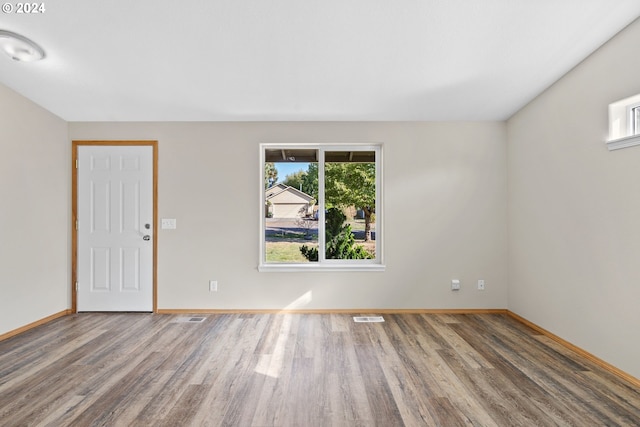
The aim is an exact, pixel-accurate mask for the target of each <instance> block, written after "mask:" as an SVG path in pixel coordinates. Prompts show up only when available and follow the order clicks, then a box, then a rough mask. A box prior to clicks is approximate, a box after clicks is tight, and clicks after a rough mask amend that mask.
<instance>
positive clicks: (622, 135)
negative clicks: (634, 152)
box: [607, 94, 640, 150]
mask: <svg viewBox="0 0 640 427" xmlns="http://www.w3.org/2000/svg"><path fill="white" fill-rule="evenodd" d="M638 144H640V94H639V95H635V96H632V97H629V98H626V99H622V100H620V101H617V102H614V103H612V104H609V140H608V141H607V146H608V148H609V150H617V149H620V148H626V147H633V146H634V145H638Z"/></svg>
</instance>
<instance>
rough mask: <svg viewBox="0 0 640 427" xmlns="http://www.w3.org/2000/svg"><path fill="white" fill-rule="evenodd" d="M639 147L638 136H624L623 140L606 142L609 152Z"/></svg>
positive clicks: (639, 139)
mask: <svg viewBox="0 0 640 427" xmlns="http://www.w3.org/2000/svg"><path fill="white" fill-rule="evenodd" d="M635 145H640V135H631V136H625V137H623V138H617V139H612V140H610V141H607V148H608V149H609V151H613V150H620V149H621V148H629V147H633V146H635Z"/></svg>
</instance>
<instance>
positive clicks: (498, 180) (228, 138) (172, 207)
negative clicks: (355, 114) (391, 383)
mask: <svg viewBox="0 0 640 427" xmlns="http://www.w3.org/2000/svg"><path fill="white" fill-rule="evenodd" d="M69 131H70V139H72V140H82V139H113V140H116V139H157V140H158V141H159V216H160V217H161V218H163V217H164V218H176V219H177V224H178V228H177V229H176V230H161V231H160V235H159V241H158V242H159V255H158V256H159V259H158V263H159V268H158V294H159V295H158V297H159V299H158V306H159V308H160V309H207V308H224V309H274V308H275V309H279V308H283V307H287V306H289V305H290V304H292V303H293V302H294V301H296V300H299V299H300V298H301V297H303V300H302V301H304V302H302V301H299V303H300V305H298V306H297V308H303V309H342V308H506V302H507V255H506V254H507V246H506V245H507V233H506V223H507V220H506V138H505V135H506V129H505V124H504V123H70V124H69ZM261 142H312V143H313V142H347V143H352V142H382V143H384V144H385V145H384V181H385V182H384V191H385V207H384V214H385V215H384V218H385V219H384V221H385V227H386V228H385V239H386V240H385V256H386V265H387V270H386V272H384V273H355V272H348V273H329V272H319V273H259V272H258V271H257V265H258V241H259V238H260V237H259V231H258V223H259V215H260V212H261V210H260V203H259V200H260V199H259V194H260V191H261V190H260V185H259V173H260V165H259V144H260V143H261ZM379 217H380V216H379ZM452 278H458V279H461V280H462V284H463V288H462V290H461V291H460V292H457V293H454V292H452V291H451V290H450V281H451V279H452ZM480 278H482V279H485V280H486V281H487V290H486V291H484V292H480V291H477V290H475V286H473V285H472V282H475V281H476V280H477V279H480ZM210 279H215V280H218V282H219V291H218V292H216V293H209V292H208V281H209V280H210Z"/></svg>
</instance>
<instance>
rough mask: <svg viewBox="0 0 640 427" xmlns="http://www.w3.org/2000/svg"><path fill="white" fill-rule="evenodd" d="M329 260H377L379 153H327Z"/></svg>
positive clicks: (326, 193) (327, 257)
mask: <svg viewBox="0 0 640 427" xmlns="http://www.w3.org/2000/svg"><path fill="white" fill-rule="evenodd" d="M324 175H325V209H326V211H325V212H326V213H325V216H326V218H325V227H326V230H325V236H326V242H325V257H326V259H374V258H375V257H376V255H375V254H376V233H375V228H376V227H375V212H376V154H375V151H327V152H326V153H325V165H324Z"/></svg>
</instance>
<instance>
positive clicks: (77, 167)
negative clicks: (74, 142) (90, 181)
mask: <svg viewBox="0 0 640 427" xmlns="http://www.w3.org/2000/svg"><path fill="white" fill-rule="evenodd" d="M76 169H78V159H76Z"/></svg>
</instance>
